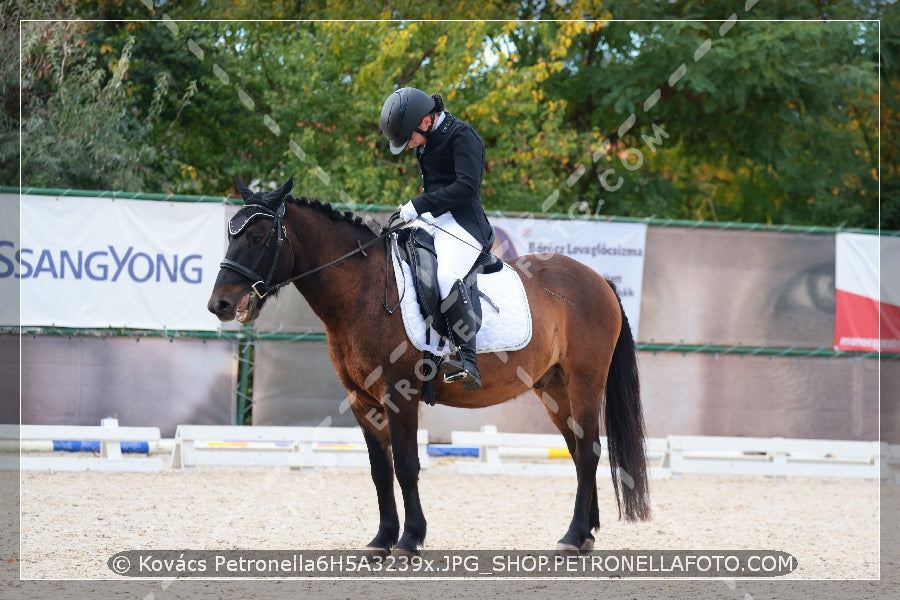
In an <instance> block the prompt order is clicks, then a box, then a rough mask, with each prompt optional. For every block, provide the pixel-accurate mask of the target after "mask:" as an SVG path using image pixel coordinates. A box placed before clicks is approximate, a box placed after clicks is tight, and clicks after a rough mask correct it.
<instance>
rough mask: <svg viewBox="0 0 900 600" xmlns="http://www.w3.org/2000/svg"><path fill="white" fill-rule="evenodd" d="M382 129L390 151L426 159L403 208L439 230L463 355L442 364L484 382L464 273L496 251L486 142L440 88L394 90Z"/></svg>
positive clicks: (449, 306) (454, 331)
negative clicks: (484, 183)
mask: <svg viewBox="0 0 900 600" xmlns="http://www.w3.org/2000/svg"><path fill="white" fill-rule="evenodd" d="M381 130H382V131H383V132H384V135H385V136H386V137H387V138H388V141H389V142H390V146H391V152H392V153H394V154H399V153H400V152H401V151H403V149H404V148H406V147H407V146H409V147H410V148H412V149H413V151H414V152H415V154H416V158H417V159H418V161H419V172H420V173H421V176H422V187H421V189H420V192H421V193H420V194H419V195H418V196H416V197H415V198H413V199H412V200H410V201H409V202H407V203H405V204H403V205H401V206H400V217H401V218H403V219H404V220H406V221H413V220H415V219H416V218H417V217H419V216H421V217H422V224H423V225H422V226H423V227H424V228H425V229H427V230H428V231H429V233H431V234H432V235H433V236H434V245H435V250H436V252H437V256H438V266H437V279H438V287H439V289H440V292H441V298H442V299H443V300H442V301H441V313H442V315H443V316H444V320H445V321H446V322H447V328H448V330H449V331H450V337H451V338H452V341H453V343H454V345H455V346H456V347H457V352H456V356H457V359H456V360H445V361H444V362H442V363H441V371H442V372H444V378H445V381H461V382H462V383H463V385H464V386H465V387H466V389H469V390H478V389H480V388H481V375H480V374H479V372H478V364H477V361H476V358H475V331H476V316H475V315H474V313H473V312H472V311H470V310H469V307H470V306H471V305H472V301H471V298H470V297H469V289H468V287H467V286H466V285H465V284H464V283H463V281H462V280H463V278H464V277H465V276H466V275H467V274H468V273H469V271H470V270H471V269H472V267H473V266H474V264H475V261H476V260H478V258H479V257H480V256H481V254H482V252H489V251H490V248H489V243H490V241H491V239H492V237H493V236H492V233H493V229H492V227H491V224H490V223H489V222H488V220H487V216H486V215H485V214H484V208H483V207H482V205H481V180H482V177H483V175H484V157H485V151H484V142H483V141H482V140H481V138H480V137H479V136H478V134H477V133H476V132H475V130H474V129H472V127H471V126H470V125H469V124H468V123H466V122H464V121H462V120H460V119H458V118H456V117H454V116H453V115H451V114H450V113H449V112H447V111H446V110H444V101H443V99H442V98H441V96H440V94H434V95H432V96H429V95H428V94H426V93H425V92H423V91H421V90H419V89H416V88H412V87H405V88H400V89H399V90H397V91H395V92H394V93H392V94H391V95H390V96H389V97H388V99H387V100H386V101H385V102H384V106H383V107H382V109H381Z"/></svg>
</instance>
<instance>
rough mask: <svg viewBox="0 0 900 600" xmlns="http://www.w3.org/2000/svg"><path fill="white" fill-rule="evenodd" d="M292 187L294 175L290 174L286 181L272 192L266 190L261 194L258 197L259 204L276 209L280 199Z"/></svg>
mask: <svg viewBox="0 0 900 600" xmlns="http://www.w3.org/2000/svg"><path fill="white" fill-rule="evenodd" d="M292 187H294V177H293V176H291V177H289V178H288V180H287V181H285V182H284V183H282V184H281V187H279V188H278V189H277V190H275V191H274V192H268V193H266V194H263V196H262V198H261V199H260V204H262V205H263V206H265V207H267V208H271V209H272V210H277V209H278V207H279V206H281V201H282V200H283V199H284V197H285V196H286V195H287V193H288V192H290V191H291V188H292Z"/></svg>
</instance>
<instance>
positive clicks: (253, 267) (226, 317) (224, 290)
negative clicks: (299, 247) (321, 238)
mask: <svg viewBox="0 0 900 600" xmlns="http://www.w3.org/2000/svg"><path fill="white" fill-rule="evenodd" d="M234 181H235V184H236V185H237V189H238V191H239V192H240V193H241V196H242V197H243V199H244V205H243V206H242V207H241V209H240V210H238V212H237V213H236V214H235V215H234V217H232V218H231V221H229V223H228V250H227V251H226V252H225V260H223V261H222V263H221V264H220V267H221V269H220V270H219V275H218V277H216V283H215V285H214V287H213V292H212V295H211V296H210V298H209V303H208V304H207V308H208V309H209V311H210V312H211V313H213V314H215V315H216V316H217V317H218V318H219V320H220V321H231V320H233V319H236V320H238V321H240V322H241V323H247V322H249V321H253V320H254V319H256V318H257V317H258V316H259V311H260V309H261V308H262V305H263V304H264V303H265V301H266V299H267V298H268V297H269V292H270V291H274V290H273V289H272V287H273V286H277V284H278V282H281V281H284V280H286V279H288V278H289V277H290V270H291V269H292V268H293V249H292V247H291V243H290V241H289V240H288V239H287V231H286V229H285V227H284V212H285V204H284V197H285V196H286V195H287V193H288V192H289V191H290V190H291V187H293V185H294V179H293V178H290V179H288V180H287V181H286V182H285V183H284V184H282V185H281V187H279V188H278V189H277V190H275V191H272V192H267V193H261V192H256V193H254V192H252V191H250V189H248V188H247V186H246V185H244V183H243V182H242V181H241V180H240V179H239V178H238V177H235V178H234ZM283 246H287V249H284V248H283Z"/></svg>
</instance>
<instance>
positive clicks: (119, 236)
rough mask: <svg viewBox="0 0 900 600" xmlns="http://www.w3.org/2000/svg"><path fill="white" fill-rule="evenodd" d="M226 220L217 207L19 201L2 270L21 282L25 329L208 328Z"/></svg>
mask: <svg viewBox="0 0 900 600" xmlns="http://www.w3.org/2000/svg"><path fill="white" fill-rule="evenodd" d="M224 223H225V206H224V205H222V204H218V205H217V204H207V203H191V204H189V203H182V202H148V201H146V200H113V199H108V198H77V197H52V196H22V208H21V247H20V248H9V247H0V273H3V272H5V271H4V267H12V268H14V274H13V276H14V277H16V278H20V279H21V298H22V304H21V322H22V325H24V326H57V327H104V328H105V327H128V328H137V329H190V330H216V329H217V328H218V326H219V321H218V320H217V319H216V318H215V317H214V316H213V315H212V314H210V313H209V312H208V311H207V310H206V303H207V301H208V299H209V294H210V292H211V291H212V286H213V282H214V280H215V277H216V275H217V273H218V270H219V262H220V261H221V260H222V257H223V256H224V255H225V244H226V236H225V228H224V225H223V224H224ZM9 270H10V269H9V268H6V271H9Z"/></svg>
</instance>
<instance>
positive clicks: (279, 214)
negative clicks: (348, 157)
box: [219, 203, 404, 309]
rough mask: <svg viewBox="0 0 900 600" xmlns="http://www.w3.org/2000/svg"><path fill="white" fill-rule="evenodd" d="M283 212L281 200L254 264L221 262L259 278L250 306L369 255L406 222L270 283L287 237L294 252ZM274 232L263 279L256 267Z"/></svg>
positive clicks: (220, 265)
mask: <svg viewBox="0 0 900 600" xmlns="http://www.w3.org/2000/svg"><path fill="white" fill-rule="evenodd" d="M284 212H285V207H284V204H283V203H282V205H281V206H280V207H279V209H278V210H277V211H275V212H274V213H272V214H271V216H272V218H273V219H274V220H275V222H274V224H273V225H272V230H270V231H269V235H268V236H267V240H266V247H265V248H264V249H263V251H262V252H261V253H260V255H259V256H258V257H257V258H256V261H255V262H254V263H253V266H251V267H246V266H244V265H242V264H240V263H238V262H236V261H233V260H229V259H225V260H223V261H222V262H221V263H219V267H220V268H223V269H230V270H232V271H234V272H236V273H239V274H240V275H243V276H244V277H246V278H248V279H250V280H251V281H252V280H256V283H254V284H253V285H251V286H250V289H252V290H253V295H252V296H251V297H250V302H251V305H250V306H251V309H252V308H255V306H256V304H257V303H258V302H259V301H260V300H262V299H263V298H265V297H266V296H268V295H269V294H270V293H272V292H277V291H278V290H280V289H281V288H283V287H285V286H287V285H290V284H291V283H294V282H295V281H298V280H300V279H303V278H304V277H309V276H310V275H314V274H315V273H318V272H319V271H323V270H325V269H327V268H329V267H333V266H334V265H336V264H338V263H340V262H343V261H345V260H347V259H348V258H350V257H351V256H354V255H356V254H362V255H363V256H368V255H367V254H366V249H367V248H370V247H372V246H374V245H375V244H377V243H378V242H380V241H382V240H384V239H386V238H387V237H388V236H390V235H391V234H393V233H395V232H396V231H397V230H399V229H401V228H402V227H403V226H404V223H402V222H400V223H398V224H396V225H393V226H389V227H388V228H387V229H385V230H384V231H382V233H381V234H379V235H377V236H375V237H374V238H373V239H371V240H369V241H368V242H366V243H365V244H363V243H362V242H360V241H359V240H357V242H356V243H357V247H356V248H354V249H353V250H351V251H349V252H346V253H344V254H342V255H341V256H338V257H337V258H335V259H334V260H331V261H329V262H327V263H325V264H323V265H319V266H318V267H315V268H313V269H310V270H309V271H304V272H303V273H300V274H299V275H295V276H293V277H291V278H289V279H285V280H284V281H282V282H281V283H276V284H274V285H272V284H271V283H270V282H271V281H272V277H273V275H274V274H275V267H276V265H277V264H278V257H279V255H280V254H281V247H282V246H283V245H284V240H285V239H287V240H288V247H289V248H290V249H291V254H292V255H293V254H294V247H293V245H292V244H291V241H290V238H288V237H287V228H286V226H285V224H284ZM267 216H268V215H267ZM393 220H394V217H393V216H392V217H391V219H390V221H389V223H390V222H392V221H393ZM273 231H276V232H277V236H278V237H277V240H276V241H275V255H274V257H273V259H272V265H271V266H270V267H269V272H268V274H267V275H266V277H265V278H263V277H261V276H260V275H259V274H258V273H257V272H256V267H257V265H258V264H259V262H260V261H261V260H262V258H263V256H265V254H266V251H267V250H268V249H269V248H270V247H271V238H272V232H273ZM260 285H262V287H263V290H262V291H260V290H259V289H257V287H258V286H260Z"/></svg>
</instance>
